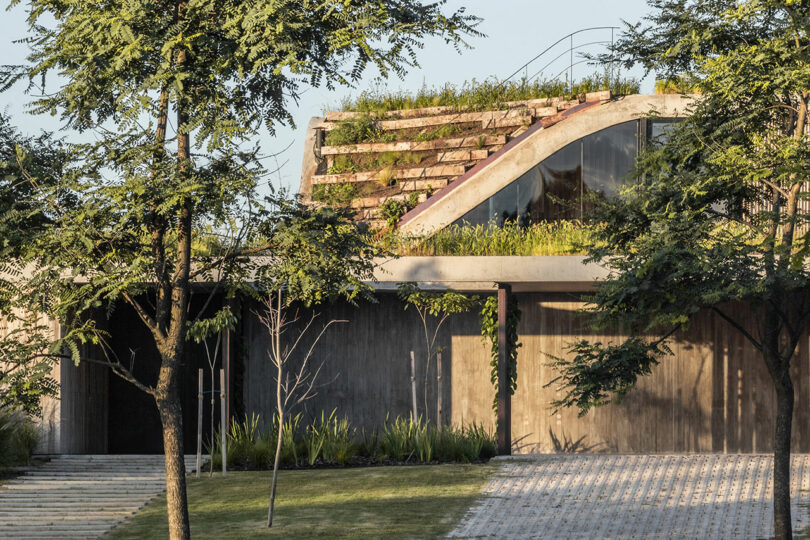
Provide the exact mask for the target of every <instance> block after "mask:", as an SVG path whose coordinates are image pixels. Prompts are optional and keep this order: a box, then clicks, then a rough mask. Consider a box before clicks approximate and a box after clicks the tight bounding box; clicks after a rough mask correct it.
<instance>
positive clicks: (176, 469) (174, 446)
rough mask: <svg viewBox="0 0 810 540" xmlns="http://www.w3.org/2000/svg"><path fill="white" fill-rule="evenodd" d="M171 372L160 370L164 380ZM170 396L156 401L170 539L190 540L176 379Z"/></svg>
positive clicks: (171, 383) (164, 369)
mask: <svg viewBox="0 0 810 540" xmlns="http://www.w3.org/2000/svg"><path fill="white" fill-rule="evenodd" d="M170 371H173V369H172V368H169V367H166V366H165V364H164V366H163V367H162V368H161V377H160V378H161V379H163V378H164V377H165V376H167V375H168V373H167V372H170ZM168 378H169V382H168V385H166V386H167V390H168V391H167V392H166V393H165V395H163V396H159V397H157V398H156V399H155V401H156V403H157V407H158V412H159V413H160V421H161V423H162V425H163V453H164V455H165V456H166V508H167V509H168V514H169V538H171V540H187V539H189V538H191V531H190V529H189V519H188V504H187V500H186V466H185V462H184V457H183V411H182V408H181V405H180V399H179V396H178V392H177V388H176V385H177V381H176V377H172V376H171V375H169V376H168Z"/></svg>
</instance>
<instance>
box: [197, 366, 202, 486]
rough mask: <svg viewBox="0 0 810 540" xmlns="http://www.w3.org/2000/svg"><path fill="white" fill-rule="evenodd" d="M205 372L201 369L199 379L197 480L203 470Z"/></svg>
mask: <svg viewBox="0 0 810 540" xmlns="http://www.w3.org/2000/svg"><path fill="white" fill-rule="evenodd" d="M202 412H203V370H202V368H200V370H199V372H198V378H197V478H199V477H200V469H201V468H202V423H203V415H202Z"/></svg>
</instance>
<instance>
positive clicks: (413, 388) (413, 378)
mask: <svg viewBox="0 0 810 540" xmlns="http://www.w3.org/2000/svg"><path fill="white" fill-rule="evenodd" d="M411 395H412V397H413V420H414V422H415V421H416V358H415V357H414V354H413V351H411Z"/></svg>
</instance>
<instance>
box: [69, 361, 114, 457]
mask: <svg viewBox="0 0 810 540" xmlns="http://www.w3.org/2000/svg"><path fill="white" fill-rule="evenodd" d="M108 385H109V370H108V369H107V368H106V367H104V366H101V365H99V364H94V363H91V362H84V361H83V362H81V363H80V364H79V365H78V366H76V365H74V364H73V362H72V361H71V360H70V359H63V360H62V361H61V404H62V406H61V426H60V432H61V433H60V439H61V440H60V444H59V446H60V450H59V452H60V453H63V454H106V453H107V422H108V416H107V414H108V411H109V406H108Z"/></svg>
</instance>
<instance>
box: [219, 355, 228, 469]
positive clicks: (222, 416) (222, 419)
mask: <svg viewBox="0 0 810 540" xmlns="http://www.w3.org/2000/svg"><path fill="white" fill-rule="evenodd" d="M225 414H226V412H225V370H224V369H220V370H219V419H220V420H219V431H220V437H222V439H221V441H222V476H225V475H226V474H227V472H228V437H227V434H228V426H227V422H225Z"/></svg>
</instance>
